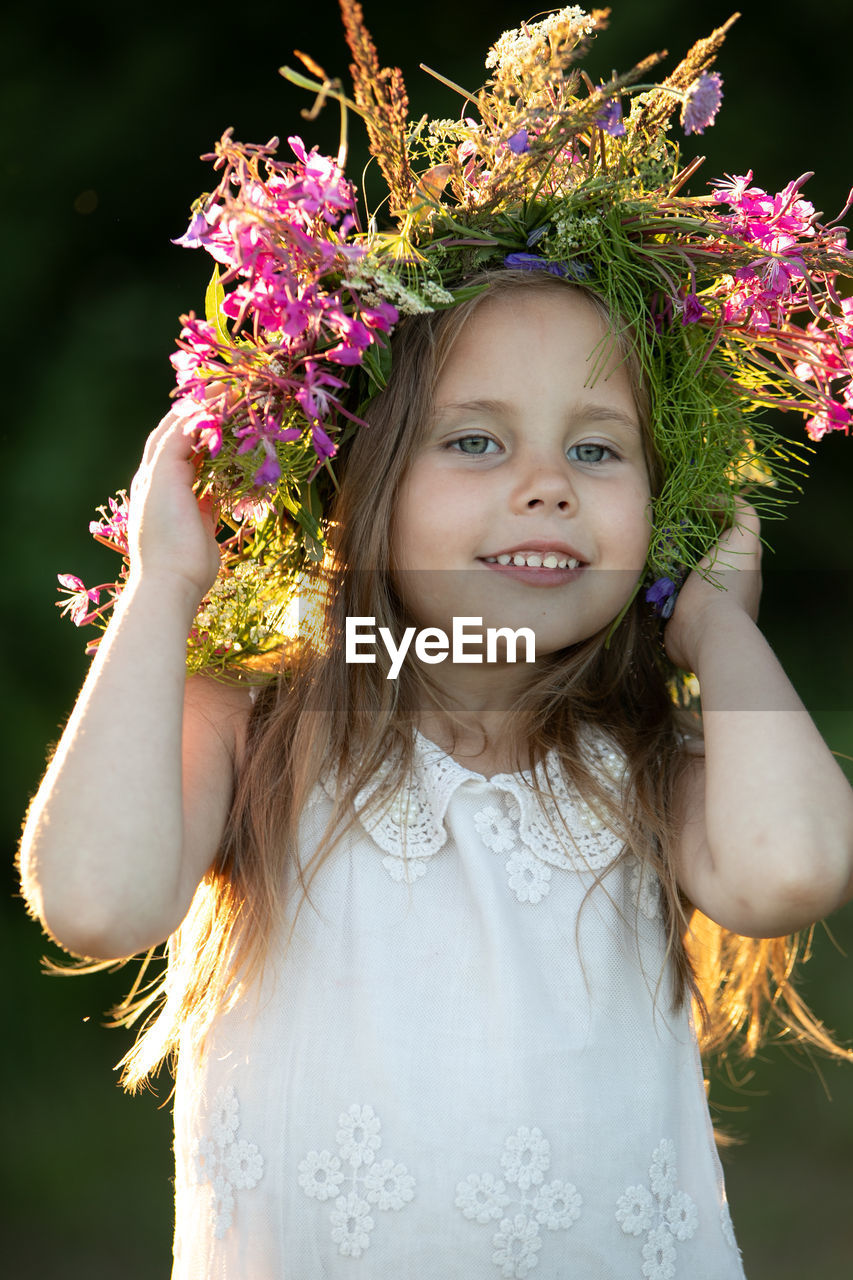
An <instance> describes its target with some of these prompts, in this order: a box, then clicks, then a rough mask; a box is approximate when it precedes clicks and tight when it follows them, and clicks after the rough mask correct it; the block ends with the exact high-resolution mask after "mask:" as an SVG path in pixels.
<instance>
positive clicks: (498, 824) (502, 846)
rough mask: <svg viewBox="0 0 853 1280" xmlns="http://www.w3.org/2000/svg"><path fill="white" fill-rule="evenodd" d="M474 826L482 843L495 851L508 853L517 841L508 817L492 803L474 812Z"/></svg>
mask: <svg viewBox="0 0 853 1280" xmlns="http://www.w3.org/2000/svg"><path fill="white" fill-rule="evenodd" d="M474 826H475V827H476V828H477V834H478V836H479V837H480V839H481V840H482V842H483V844H484V845H486V846H487V847H488V848H489V849H494V851H495V853H509V852H510V850H511V849H512V848H513V847H514V845H515V844H516V843H517V840H518V836H517V834H516V832H515V830H514V829H513V825H512V823H511V822H510V820H509V818H508V817H507V816H506V814H504V813H501V811H500V809H496V808H495V806H494V805H491V804H490V805H487V806H486V808H485V809H481V810H480V812H479V813H475V814H474Z"/></svg>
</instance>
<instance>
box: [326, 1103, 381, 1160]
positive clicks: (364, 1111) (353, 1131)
mask: <svg viewBox="0 0 853 1280" xmlns="http://www.w3.org/2000/svg"><path fill="white" fill-rule="evenodd" d="M338 1124H339V1126H340V1128H339V1129H338V1132H337V1134H336V1135H335V1139H336V1141H337V1143H338V1145H339V1147H340V1152H341V1158H342V1159H343V1160H347V1161H349V1164H350V1165H351V1166H352V1168H353V1169H358V1168H359V1167H360V1166H361V1165H363V1164H372V1163H373V1158H374V1154H375V1152H376V1151H378V1150H379V1148H380V1147H381V1145H382V1139H381V1138H380V1136H379V1130H380V1128H381V1127H382V1126H381V1125H380V1123H379V1117H378V1116H377V1115H376V1113H375V1112H374V1110H373V1107H369V1106H365V1107H359V1106H357V1105H353V1106H351V1107H350V1109H349V1111H345V1112H344V1113H343V1114H342V1115H341V1116H339V1117H338Z"/></svg>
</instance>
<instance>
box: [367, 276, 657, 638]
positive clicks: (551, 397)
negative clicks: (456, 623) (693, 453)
mask: <svg viewBox="0 0 853 1280" xmlns="http://www.w3.org/2000/svg"><path fill="white" fill-rule="evenodd" d="M605 335H606V329H605V325H604V321H603V320H602V319H601V317H600V316H599V315H598V313H597V312H596V311H595V309H594V308H593V307H592V306H591V305H590V303H589V302H587V301H586V300H585V299H584V298H583V296H582V295H581V294H580V293H579V292H576V291H574V290H571V289H566V290H565V291H560V290H558V289H554V290H553V291H552V290H548V291H544V290H543V291H541V292H540V291H539V290H538V289H537V290H531V291H530V292H527V291H524V290H518V291H514V292H512V293H509V294H504V295H503V296H498V297H494V298H487V299H485V300H484V301H483V302H482V303H481V304H480V305H479V307H478V308H477V309H476V310H475V311H474V313H473V315H472V316H471V318H470V320H469V321H468V323H467V324H466V326H465V327H464V328H463V329H462V331H461V333H460V334H459V336H458V338H457V339H456V341H455V343H454V345H453V347H452V349H451V352H450V355H449V357H448V359H447V361H446V363H445V365H444V368H443V371H442V373H441V376H440V377H439V379H438V383H437V385H436V388H435V397H434V399H435V414H434V418H433V421H432V422H431V423H430V424H429V426H428V429H427V431H426V433H425V436H424V439H423V441H422V443H421V446H420V448H419V450H418V451H417V452H416V454H415V456H414V459H413V461H412V464H411V467H410V469H409V471H408V473H407V475H406V477H405V479H404V481H403V483H402V485H401V488H400V492H399V494H398V498H397V504H396V509H395V516H394V521H393V527H392V532H391V550H392V567H393V571H394V578H395V582H396V584H397V587H398V590H399V592H400V593H401V595H402V598H403V601H404V603H405V605H406V607H407V609H408V611H409V613H410V614H411V617H412V619H413V621H414V622H416V623H417V625H418V626H419V627H426V626H433V627H440V628H442V630H444V631H446V632H447V633H448V634H450V632H451V629H452V618H453V617H463V616H464V617H481V618H482V619H483V623H482V625H483V627H484V628H485V627H511V628H512V629H513V630H516V629H518V628H519V627H530V628H532V629H533V631H534V632H535V634H536V652H537V655H540V654H542V655H544V654H546V653H552V652H555V651H556V650H558V649H562V648H565V647H566V646H568V645H571V644H575V643H577V642H578V641H580V640H584V639H586V638H588V637H589V636H591V635H594V634H595V633H596V632H597V631H599V630H601V628H603V627H604V626H606V625H607V624H608V623H609V622H611V621H612V620H613V619H614V618H615V617H616V616H617V615H618V613H619V612H620V610H621V609H622V607H623V606H624V605H625V604H626V603H627V601H628V599H629V598H630V596H631V593H632V592H633V590H634V588H635V586H636V584H637V581H638V579H639V577H640V575H641V574H642V572H643V567H644V564H645V559H646V553H647V550H648V545H649V536H650V511H649V500H650V492H649V479H648V473H647V469H646V462H645V455H644V449H643V436H642V431H641V428H640V423H639V419H638V415H637V409H636V405H635V403H634V398H633V395H632V392H631V386H630V381H629V377H628V373H627V371H626V369H625V367H624V365H620V363H619V357H618V356H617V355H616V354H615V352H614V353H613V354H611V355H610V356H609V359H608V362H607V367H606V368H603V369H601V370H600V371H599V372H598V376H597V377H595V378H594V379H593V377H592V374H593V369H594V368H595V364H596V360H599V359H600V357H601V351H602V350H604V351H609V347H608V345H607V343H608V341H609V339H607V338H606V337H605ZM603 337H605V345H604V347H602V348H601V350H599V351H598V352H597V353H596V355H595V356H593V354H592V353H593V351H594V350H595V348H596V347H597V346H598V344H599V343H600V342H601V340H602V338H603ZM592 381H594V385H589V384H590V382H592ZM522 654H523V649H522Z"/></svg>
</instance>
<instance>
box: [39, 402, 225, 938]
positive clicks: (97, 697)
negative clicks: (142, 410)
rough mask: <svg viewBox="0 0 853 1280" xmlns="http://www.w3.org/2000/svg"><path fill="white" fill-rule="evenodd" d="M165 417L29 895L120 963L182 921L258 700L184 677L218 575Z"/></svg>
mask: <svg viewBox="0 0 853 1280" xmlns="http://www.w3.org/2000/svg"><path fill="white" fill-rule="evenodd" d="M193 478H194V467H193V463H192V441H191V438H190V436H188V435H187V434H186V433H185V429H184V426H183V424H182V422H181V419H180V417H179V416H178V415H177V414H176V413H174V412H173V413H171V414H169V415H168V416H167V417H166V418H165V419H164V420H163V422H162V423H161V424H160V426H159V427H158V428H157V430H156V431H155V432H153V433H152V435H151V436H150V437H149V440H148V443H147V445H146V449H145V455H144V457H143V460H142V465H141V467H140V470H139V472H138V473H137V476H136V478H135V479H134V483H133V487H132V490H131V507H130V512H131V514H130V522H129V523H130V531H129V532H130V566H131V567H130V575H129V579H128V582H127V585H126V587H125V589H124V591H123V592H122V594H121V597H120V598H119V601H118V603H117V605H116V608H115V611H114V615H113V617H112V619H111V621H110V625H109V627H108V629H107V632H106V633H105V635H104V638H103V640H102V642H101V644H100V646H99V648H98V651H97V654H96V656H95V658H94V660H93V662H92V666H91V668H90V670H89V673H88V675H87V677H86V681H85V683H84V685H83V688H82V690H81V692H80V696H79V697H78V699H77V702H76V705H75V707H74V710H73V712H72V714H71V717H70V719H69V721H68V724H67V726H66V728H65V731H64V733H63V735H62V739H61V741H60V743H59V746H58V747H57V749H56V752H55V754H54V756H53V759H52V761H51V763H50V766H49V768H48V770H47V772H46V774H45V777H44V779H43V781H42V783H41V786H40V788H39V791H38V794H37V795H36V797H35V799H34V801H33V803H32V805H31V807H30V811H29V815H28V818H27V822H26V826H25V828H24V837H23V842H22V846H21V872H22V883H23V888H24V893H25V896H26V898H27V900H28V902H29V904H30V906H31V908H32V910H33V911H34V912H35V913H36V915H37V916H38V917H39V918H40V919H41V921H42V923H43V924H44V926H45V927H46V929H47V930H48V932H49V933H50V934H51V935H52V936H53V937H54V938H55V939H56V940H57V942H59V943H60V945H62V946H64V947H65V948H67V949H68V950H69V951H74V952H76V953H77V954H79V955H86V956H92V957H96V958H104V959H112V958H117V957H119V956H126V955H131V954H133V953H135V952H137V951H141V950H144V949H147V948H148V947H150V946H153V945H154V944H156V943H159V942H162V941H163V940H164V939H165V938H167V937H168V936H169V934H170V933H171V932H172V931H173V930H174V929H175V928H176V927H177V926H178V924H180V922H181V920H182V919H183V917H184V915H185V914H186V912H187V910H188V908H189V905H190V902H191V900H192V897H193V894H194V893H195V890H196V888H197V886H198V884H199V881H200V880H201V878H202V876H203V875H204V873H205V872H206V871H207V869H208V868H209V867H210V865H211V862H212V860H213V858H214V856H215V854H216V851H217V847H218V845H219V841H220V838H221V835H222V831H223V828H224V824H225V820H226V816H227V813H228V807H229V804H230V800H231V791H232V779H233V773H234V762H235V757H236V754H237V752H238V750H239V748H240V744H241V740H242V733H243V728H244V725H245V721H246V717H247V713H248V705H249V700H248V694H247V693H246V691H245V690H242V689H232V688H225V687H224V686H221V685H218V684H216V683H215V682H213V681H210V680H204V679H194V680H191V681H189V682H187V681H186V678H185V661H186V640H187V635H188V633H189V629H190V626H191V623H192V619H193V616H194V614H195V611H196V609H197V607H198V605H199V603H200V602H201V599H202V598H203V596H204V594H205V592H206V591H207V590H208V588H209V586H210V584H211V583H212V581H213V579H214V577H215V576H216V572H217V570H218V566H219V553H218V549H217V544H216V540H215V538H214V536H213V523H212V519H211V514H210V511H209V509H207V508H206V506H205V504H204V503H199V502H198V501H197V500H196V498H195V496H194V494H193V492H192V487H191V486H192V482H193Z"/></svg>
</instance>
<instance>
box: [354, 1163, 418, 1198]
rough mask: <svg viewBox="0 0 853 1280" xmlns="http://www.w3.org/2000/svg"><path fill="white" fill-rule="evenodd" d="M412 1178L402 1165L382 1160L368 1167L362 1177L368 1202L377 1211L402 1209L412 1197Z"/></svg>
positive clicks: (413, 1183)
mask: <svg viewBox="0 0 853 1280" xmlns="http://www.w3.org/2000/svg"><path fill="white" fill-rule="evenodd" d="M414 1186H415V1180H414V1178H413V1177H412V1176H411V1175H410V1174H409V1173H407V1171H406V1166H405V1165H404V1164H395V1163H394V1161H393V1160H382V1161H379V1162H376V1163H374V1164H372V1165H371V1166H370V1168H369V1169H368V1170H367V1172H366V1173H365V1175H364V1187H365V1192H366V1195H367V1198H368V1200H369V1201H370V1202H371V1204H375V1205H376V1206H377V1208H379V1209H402V1207H403V1205H404V1204H408V1202H409V1201H410V1200H411V1199H413V1197H414V1194H415V1192H414Z"/></svg>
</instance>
